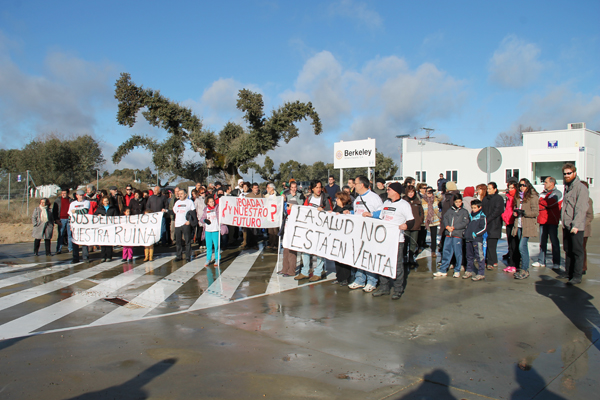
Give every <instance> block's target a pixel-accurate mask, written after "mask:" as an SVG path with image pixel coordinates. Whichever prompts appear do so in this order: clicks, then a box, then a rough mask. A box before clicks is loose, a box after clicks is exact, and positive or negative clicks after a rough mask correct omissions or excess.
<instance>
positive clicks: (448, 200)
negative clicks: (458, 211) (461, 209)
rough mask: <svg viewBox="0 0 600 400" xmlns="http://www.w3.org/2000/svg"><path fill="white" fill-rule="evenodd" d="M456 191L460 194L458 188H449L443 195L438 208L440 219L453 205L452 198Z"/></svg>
mask: <svg viewBox="0 0 600 400" xmlns="http://www.w3.org/2000/svg"><path fill="white" fill-rule="evenodd" d="M457 193H458V194H460V192H459V191H458V190H451V191H449V192H446V193H445V194H444V195H443V197H442V201H441V202H440V208H441V210H442V219H443V218H444V215H446V212H447V211H448V210H449V209H450V208H452V207H453V206H454V200H453V199H454V195H455V194H457Z"/></svg>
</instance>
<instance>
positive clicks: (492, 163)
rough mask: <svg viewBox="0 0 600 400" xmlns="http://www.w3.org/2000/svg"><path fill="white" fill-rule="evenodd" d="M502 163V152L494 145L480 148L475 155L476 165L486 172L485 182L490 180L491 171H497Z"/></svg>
mask: <svg viewBox="0 0 600 400" xmlns="http://www.w3.org/2000/svg"><path fill="white" fill-rule="evenodd" d="M501 165H502V154H500V151H499V150H498V149H497V148H495V147H486V148H484V149H481V151H480V152H479V154H478V155H477V166H478V167H479V169H480V170H481V171H483V172H485V173H487V182H488V183H489V182H490V181H491V180H492V172H496V171H498V169H500V166H501Z"/></svg>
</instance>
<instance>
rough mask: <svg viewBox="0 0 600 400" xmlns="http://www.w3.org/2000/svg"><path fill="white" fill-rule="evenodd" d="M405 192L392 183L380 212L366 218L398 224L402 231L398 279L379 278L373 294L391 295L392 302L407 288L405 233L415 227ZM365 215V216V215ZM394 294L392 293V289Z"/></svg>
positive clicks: (395, 183) (399, 244)
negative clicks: (404, 255) (403, 196)
mask: <svg viewBox="0 0 600 400" xmlns="http://www.w3.org/2000/svg"><path fill="white" fill-rule="evenodd" d="M403 192H404V190H403V189H402V185H400V184H399V183H398V182H393V183H391V184H390V185H389V186H388V188H387V197H388V198H387V200H386V201H385V202H384V203H383V207H382V209H381V210H380V211H375V212H373V213H367V214H366V215H365V216H371V217H373V218H379V219H382V220H384V221H387V222H390V223H392V224H397V225H398V229H400V240H399V241H398V254H397V262H396V279H391V278H388V277H386V276H383V275H380V276H379V282H380V285H379V288H377V290H376V291H375V292H373V297H380V296H386V295H389V294H391V295H392V300H399V299H400V297H402V294H403V293H404V289H405V288H406V280H407V278H408V265H406V264H404V257H403V254H404V231H405V230H407V229H412V228H413V226H414V225H415V219H414V217H413V213H412V208H411V206H410V204H409V203H408V202H407V201H406V200H403V199H402V198H401V196H402V193H403ZM363 215H364V214H363ZM392 288H393V289H394V292H393V293H392V292H391V289H392Z"/></svg>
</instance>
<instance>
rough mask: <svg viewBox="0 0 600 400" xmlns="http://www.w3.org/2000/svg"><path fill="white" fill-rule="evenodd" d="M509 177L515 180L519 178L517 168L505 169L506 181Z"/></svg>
mask: <svg viewBox="0 0 600 400" xmlns="http://www.w3.org/2000/svg"><path fill="white" fill-rule="evenodd" d="M510 178H515V179H516V180H517V181H518V180H519V169H518V168H517V169H507V170H506V182H508V180H509V179H510Z"/></svg>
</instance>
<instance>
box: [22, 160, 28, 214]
mask: <svg viewBox="0 0 600 400" xmlns="http://www.w3.org/2000/svg"><path fill="white" fill-rule="evenodd" d="M25 194H26V195H27V216H28V217H29V170H27V180H26V181H25ZM21 204H23V203H21Z"/></svg>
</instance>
